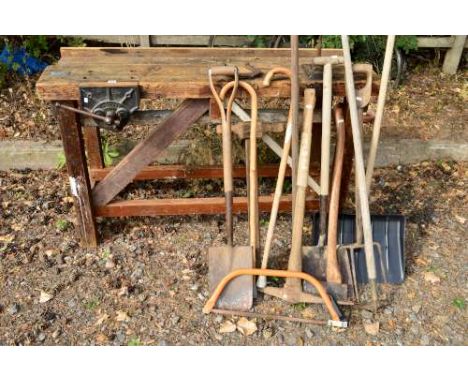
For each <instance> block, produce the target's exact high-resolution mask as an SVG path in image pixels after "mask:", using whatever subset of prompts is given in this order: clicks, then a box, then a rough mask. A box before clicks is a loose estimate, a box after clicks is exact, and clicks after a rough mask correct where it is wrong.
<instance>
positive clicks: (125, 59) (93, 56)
mask: <svg viewBox="0 0 468 382" xmlns="http://www.w3.org/2000/svg"><path fill="white" fill-rule="evenodd" d="M303 51H305V53H303V56H304V57H303V58H301V68H300V85H301V88H302V89H303V88H304V87H311V86H314V87H316V88H317V90H319V89H320V88H321V82H322V75H321V72H320V71H317V70H311V66H310V65H311V63H312V58H313V57H315V56H316V55H317V51H316V50H315V49H304V50H303ZM322 53H323V54H328V53H337V50H331V51H327V52H325V50H324V51H322ZM288 55H289V49H243V48H237V49H229V48H198V49H186V48H178V49H177V48H134V49H127V48H69V49H62V58H61V59H60V61H59V62H58V63H57V64H55V65H51V66H49V67H48V68H46V69H45V71H44V72H43V73H42V75H41V77H40V79H39V80H38V82H37V84H36V89H37V92H38V94H39V95H40V96H41V97H42V98H43V99H46V100H53V99H54V100H78V99H79V86H80V85H89V84H90V83H93V84H99V83H101V84H103V85H104V84H107V83H108V81H112V82H113V83H117V84H119V83H121V82H128V81H133V82H137V83H138V84H139V85H140V89H141V93H142V94H141V97H142V98H153V99H154V98H160V97H166V98H179V99H180V98H184V99H185V98H211V96H212V95H211V91H210V89H209V86H208V76H207V72H208V69H209V68H210V67H212V66H215V65H238V66H240V67H242V66H246V65H247V64H249V65H251V66H252V67H254V68H256V69H258V70H260V71H261V72H262V73H263V74H265V73H266V72H267V71H268V70H270V69H271V68H272V67H275V66H286V67H287V66H289V56H288ZM261 77H263V76H260V77H258V78H256V79H253V80H249V83H251V84H252V86H254V88H255V89H256V90H257V92H258V96H259V97H260V98H262V97H263V98H276V97H288V96H289V94H290V84H289V81H288V80H275V81H273V82H272V84H271V86H268V87H264V86H263V84H262V78H261ZM363 80H364V77H362V78H361V77H360V76H359V75H356V85H357V87H361V83H362V82H363ZM377 88H378V81H375V82H374V91H375V90H376V89H377ZM333 90H334V93H335V94H337V95H344V94H345V88H344V76H343V70H341V69H340V68H339V67H337V68H336V70H334V89H333ZM240 93H241V94H242V92H240Z"/></svg>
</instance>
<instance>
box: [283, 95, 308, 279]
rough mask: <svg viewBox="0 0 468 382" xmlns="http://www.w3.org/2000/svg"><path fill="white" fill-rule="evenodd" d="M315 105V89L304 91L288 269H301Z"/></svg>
mask: <svg viewBox="0 0 468 382" xmlns="http://www.w3.org/2000/svg"><path fill="white" fill-rule="evenodd" d="M314 107H315V89H306V90H305V92H304V125H303V128H302V135H301V147H300V151H299V161H298V166H297V183H296V200H295V204H294V214H293V227H292V239H291V240H292V244H291V253H290V254H289V262H288V270H289V271H299V272H300V271H301V270H302V227H303V225H304V207H305V199H306V188H307V176H308V175H309V162H310V151H311V144H312V118H313V114H314ZM286 284H287V285H288V286H290V287H297V286H299V284H300V281H299V280H298V279H287V280H286Z"/></svg>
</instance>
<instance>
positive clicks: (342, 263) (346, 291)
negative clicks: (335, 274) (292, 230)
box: [302, 247, 353, 301]
mask: <svg viewBox="0 0 468 382" xmlns="http://www.w3.org/2000/svg"><path fill="white" fill-rule="evenodd" d="M325 251H326V247H323V248H320V247H302V270H303V271H304V272H305V273H308V274H309V275H312V276H314V277H315V278H316V279H317V280H319V281H320V282H322V283H323V285H324V287H325V288H326V290H327V292H328V293H330V294H331V295H332V296H333V297H335V299H338V300H344V301H346V300H349V299H350V298H351V297H352V296H350V293H351V290H352V289H353V288H352V284H353V278H352V273H351V264H350V262H349V257H348V256H347V253H346V251H337V256H338V265H339V267H340V273H341V277H342V284H337V283H331V282H328V281H327V276H326V269H327V264H326V258H325ZM303 288H304V291H305V292H308V293H313V294H315V293H317V291H316V289H315V288H314V287H313V286H312V285H310V284H309V283H308V282H306V281H305V282H304V285H303Z"/></svg>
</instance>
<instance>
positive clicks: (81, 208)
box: [58, 102, 98, 247]
mask: <svg viewBox="0 0 468 382" xmlns="http://www.w3.org/2000/svg"><path fill="white" fill-rule="evenodd" d="M66 104H67V105H68V106H72V107H76V105H75V103H74V102H67V103H66ZM58 120H59V126H60V132H61V134H62V143H63V149H64V152H65V157H66V161H67V169H68V175H69V181H70V189H71V193H72V195H73V200H74V205H75V212H76V218H77V219H76V220H77V228H78V232H79V236H80V240H81V243H82V245H84V246H85V247H96V246H97V240H98V239H97V228H96V221H95V218H94V209H93V203H92V201H91V187H90V183H89V178H88V168H87V166H86V156H85V150H84V144H83V136H82V132H81V127H80V125H79V120H78V118H77V114H75V113H74V112H72V111H68V110H65V109H60V110H58Z"/></svg>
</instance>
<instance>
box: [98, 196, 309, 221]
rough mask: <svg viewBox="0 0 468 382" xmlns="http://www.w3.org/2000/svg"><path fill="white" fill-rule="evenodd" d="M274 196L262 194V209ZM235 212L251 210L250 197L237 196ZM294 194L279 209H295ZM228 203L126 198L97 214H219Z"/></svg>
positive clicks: (102, 208) (260, 201) (282, 202)
mask: <svg viewBox="0 0 468 382" xmlns="http://www.w3.org/2000/svg"><path fill="white" fill-rule="evenodd" d="M272 202H273V196H271V195H268V196H259V200H258V203H259V210H260V211H261V212H270V211H271V204H272ZM233 203H234V204H233V212H234V213H246V212H247V197H235V198H234V201H233ZM291 205H292V201H291V196H290V195H286V196H283V197H282V198H281V201H280V205H279V210H280V211H283V212H284V211H291ZM225 207H226V203H225V200H224V198H223V197H218V198H191V199H152V200H125V201H119V202H112V203H109V204H107V205H105V206H99V207H97V208H96V214H97V216H104V217H121V216H161V215H163V216H164V215H166V216H171V215H217V214H223V213H224V212H225ZM317 207H318V200H317V199H314V198H311V197H309V198H307V200H306V209H307V210H308V211H312V210H317Z"/></svg>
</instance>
